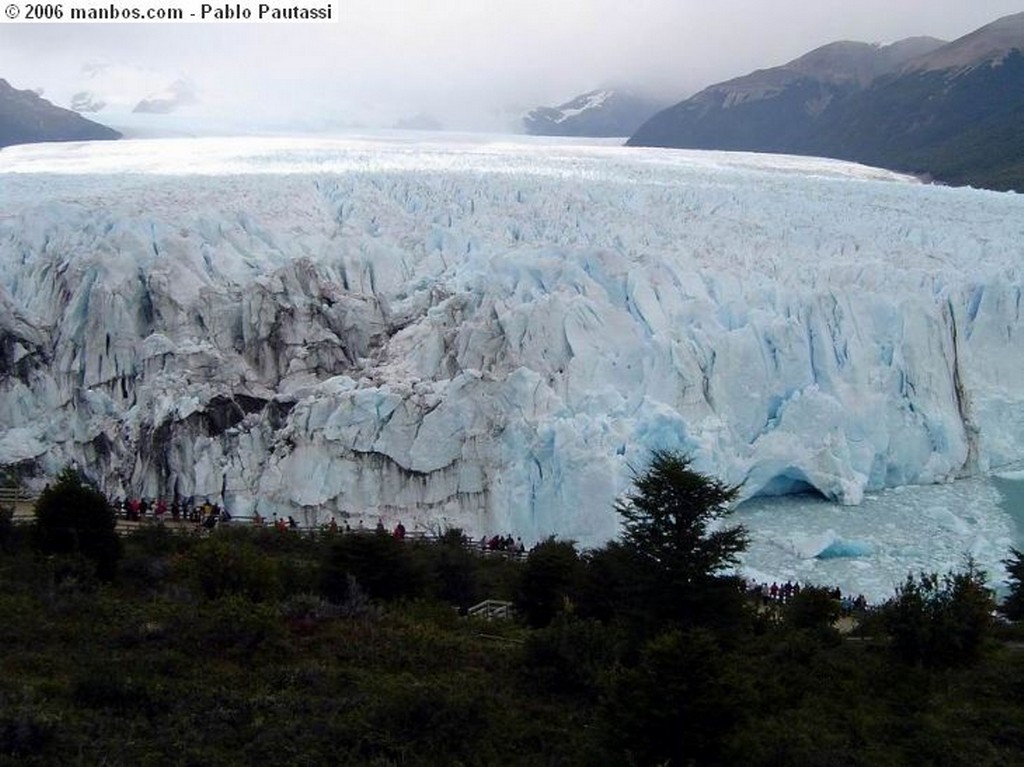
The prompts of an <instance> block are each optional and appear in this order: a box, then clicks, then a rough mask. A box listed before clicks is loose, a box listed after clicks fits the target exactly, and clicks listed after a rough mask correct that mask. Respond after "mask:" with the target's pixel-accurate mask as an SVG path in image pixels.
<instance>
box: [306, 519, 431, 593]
mask: <svg viewBox="0 0 1024 767" xmlns="http://www.w3.org/2000/svg"><path fill="white" fill-rule="evenodd" d="M353 579H354V581H353ZM425 581H426V574H425V573H424V572H423V570H422V569H421V566H420V563H418V562H417V561H416V560H415V558H414V557H413V556H412V553H411V547H410V546H408V545H406V544H405V543H403V542H402V541H399V540H396V539H395V538H392V537H391V536H390V535H383V534H378V533H355V534H352V535H342V536H340V537H339V538H337V540H334V541H332V542H331V543H330V544H329V545H328V549H327V554H326V557H325V559H324V562H323V565H322V569H321V575H320V589H321V593H322V594H323V595H324V596H326V597H327V598H328V599H330V600H331V601H333V602H337V603H342V602H345V601H346V599H347V598H348V596H349V591H350V586H351V584H352V583H353V582H355V583H357V584H358V585H359V588H360V589H361V590H362V591H364V592H365V593H366V594H368V595H369V596H370V597H371V598H372V599H383V600H390V599H398V598H400V597H416V596H419V595H421V594H422V593H423V590H424V584H425Z"/></svg>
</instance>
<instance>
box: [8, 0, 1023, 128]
mask: <svg viewBox="0 0 1024 767" xmlns="http://www.w3.org/2000/svg"><path fill="white" fill-rule="evenodd" d="M316 1H317V0H306V2H316ZM335 3H336V4H335V11H336V13H337V12H338V11H340V13H338V15H339V16H340V20H339V21H338V22H337V23H334V24H330V25H294V26H293V25H282V24H275V25H266V24H263V25H245V24H217V25H214V24H208V25H201V24H180V25H179V24H173V25H142V24H134V25H127V26H125V25H113V24H112V25H96V24H90V25H85V24H82V25H39V24H36V25H27V24H0V77H4V78H6V79H8V80H9V81H10V82H11V84H12V85H14V86H16V87H21V88H43V89H44V91H45V95H46V96H47V97H49V98H51V99H52V100H54V101H55V102H58V103H62V105H65V106H66V105H67V102H68V101H69V100H70V96H71V94H72V93H74V92H75V91H76V90H80V89H83V88H84V87H88V86H90V84H91V85H92V86H93V87H94V89H96V90H98V91H104V93H102V94H100V95H104V96H105V97H106V98H108V100H116V99H117V98H119V97H123V98H125V99H129V100H131V99H136V98H143V97H145V96H146V95H150V94H149V93H145V92H142V91H146V90H147V89H148V90H154V89H157V88H158V87H159V86H160V85H161V84H164V85H166V84H169V83H170V82H172V81H173V80H174V79H175V78H177V77H182V76H184V77H187V78H188V79H189V80H191V82H192V83H193V84H194V85H195V88H196V91H197V95H198V98H199V103H198V104H197V105H195V106H194V107H193V110H209V111H215V110H218V109H221V110H231V111H235V112H238V111H242V112H249V111H251V112H254V113H259V114H274V115H276V116H279V117H291V116H296V115H302V116H305V117H307V118H310V117H311V116H316V115H330V116H331V117H333V118H337V119H339V120H341V121H344V120H350V121H353V122H356V121H361V122H373V121H377V122H383V123H385V124H386V123H388V122H389V121H393V120H394V119H397V118H399V117H402V116H410V115H414V114H416V113H429V114H431V115H434V116H435V117H437V118H438V119H439V120H441V122H443V123H445V124H447V125H449V126H451V127H474V126H476V127H494V126H496V125H497V124H499V123H500V122H501V120H509V119H510V116H511V115H513V114H515V113H516V112H517V111H518V110H522V109H525V108H529V107H532V106H536V105H538V104H557V103H559V102H562V101H565V100H567V99H569V98H570V97H572V96H574V95H577V94H579V93H581V92H583V91H586V90H589V89H592V88H595V87H600V86H604V85H608V84H627V85H633V86H635V87H638V88H646V89H648V90H651V91H655V92H657V93H659V94H662V95H665V96H668V97H672V98H673V99H675V100H678V99H681V98H683V97H685V96H688V95H690V94H692V93H693V92H695V91H696V90H699V89H700V88H701V87H704V86H706V85H709V84H711V83H713V82H717V81H720V80H723V79H727V78H729V77H734V76H737V75H741V74H745V73H747V72H749V71H751V70H753V69H758V68H763V67H768V66H774V65H777V64H781V63H784V62H785V61H788V60H790V59H792V58H795V57H796V56H799V55H801V54H802V53H805V52H807V51H808V50H811V49H812V48H815V47H817V46H819V45H822V44H825V43H828V42H831V41H834V40H841V39H846V40H863V41H866V42H880V43H889V42H892V41H894V40H897V39H900V38H903V37H909V36H914V35H931V36H934V37H940V38H943V39H954V38H956V37H959V36H960V35H963V34H966V33H968V32H970V31H972V30H973V29H975V28H977V27H979V26H982V25H984V24H987V23H988V22H990V21H993V20H995V19H996V18H998V17H1000V16H1005V15H1007V14H1010V13H1016V12H1019V11H1021V10H1024V0H982V1H981V2H966V1H965V0H335ZM117 4H119V5H124V4H125V2H118V3H117ZM90 63H101V64H105V65H107V67H108V68H107V70H106V72H105V74H102V75H97V74H94V75H93V77H92V78H91V80H90V78H89V76H88V74H87V73H86V72H83V69H82V68H83V65H85V64H90Z"/></svg>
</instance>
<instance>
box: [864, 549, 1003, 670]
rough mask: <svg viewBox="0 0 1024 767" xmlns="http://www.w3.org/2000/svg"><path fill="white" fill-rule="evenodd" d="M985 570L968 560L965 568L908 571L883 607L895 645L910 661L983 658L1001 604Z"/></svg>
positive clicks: (948, 662)
mask: <svg viewBox="0 0 1024 767" xmlns="http://www.w3.org/2000/svg"><path fill="white" fill-rule="evenodd" d="M985 580H986V578H985V573H984V572H982V571H980V570H978V568H977V567H976V566H975V564H974V562H973V561H971V560H968V562H967V566H966V567H965V569H963V570H961V571H954V572H950V573H947V574H946V575H944V576H942V577H941V578H940V577H939V576H938V575H937V574H934V573H932V574H928V575H926V574H924V573H921V574H920V575H919V576H918V577H917V578H914V577H913V576H910V575H908V576H907V579H906V581H904V582H903V585H902V586H900V587H899V588H898V589H897V590H896V596H895V597H893V598H892V599H890V600H889V601H888V602H887V603H886V604H885V605H884V606H883V607H882V615H883V619H884V622H885V626H886V629H887V631H888V632H889V635H890V636H891V637H892V648H893V650H894V652H895V653H896V655H897V656H898V657H899V658H900V659H901V660H903V661H904V662H906V663H912V664H915V663H920V664H923V665H925V666H935V667H948V666H960V665H969V664H971V663H974V662H975V661H977V660H978V658H979V657H980V655H981V652H982V649H983V647H984V643H985V640H986V639H987V638H988V636H989V635H990V633H991V630H992V613H993V610H994V608H995V602H994V600H993V597H992V594H991V592H990V591H989V590H988V588H987V587H986V585H985Z"/></svg>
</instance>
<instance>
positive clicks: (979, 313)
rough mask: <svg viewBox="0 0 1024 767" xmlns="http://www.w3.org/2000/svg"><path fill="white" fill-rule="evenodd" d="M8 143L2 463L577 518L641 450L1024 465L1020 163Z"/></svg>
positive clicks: (255, 505)
mask: <svg viewBox="0 0 1024 767" xmlns="http://www.w3.org/2000/svg"><path fill="white" fill-rule="evenodd" d="M4 154H5V162H4V169H3V171H0V178H2V183H0V211H2V216H0V464H4V465H8V466H10V465H16V466H19V467H20V468H21V469H22V470H24V471H36V472H39V473H40V478H41V476H42V474H46V473H51V472H54V471H56V470H57V469H58V468H59V467H60V466H61V465H63V464H65V463H66V462H69V461H77V462H78V463H79V464H80V465H81V466H83V467H84V468H86V469H87V470H88V471H89V472H90V473H91V474H93V475H94V476H95V477H97V478H98V479H99V480H100V481H101V482H102V484H103V486H104V487H105V488H106V490H108V491H109V492H111V493H121V492H132V493H143V494H146V495H150V496H156V495H171V494H173V493H177V494H179V495H182V496H198V497H204V496H210V497H213V498H215V499H217V500H222V501H223V502H224V503H225V504H226V505H227V506H228V507H229V508H230V509H232V510H233V511H234V512H236V513H239V514H242V515H244V514H246V513H249V512H251V511H252V510H254V509H259V510H261V511H262V512H263V513H264V514H271V513H274V512H277V513H281V514H284V513H287V514H293V515H296V516H298V517H300V518H302V519H305V520H307V521H309V522H315V521H323V520H324V519H325V518H326V516H327V515H329V514H332V513H335V514H341V515H351V516H353V517H360V516H365V517H367V519H368V520H370V521H372V520H374V519H375V518H376V517H377V516H378V515H380V516H384V517H385V519H386V521H390V522H394V521H395V520H396V519H399V518H400V519H402V520H403V521H404V522H405V524H406V526H407V527H414V526H416V525H422V526H426V525H428V524H443V523H452V524H458V525H461V526H463V527H465V528H467V529H468V530H469V531H472V532H475V533H477V534H479V532H481V531H495V530H513V531H516V532H517V534H522V535H523V536H524V537H527V538H536V537H539V536H541V535H544V534H548V533H560V534H562V535H565V536H569V537H573V538H575V539H577V540H580V541H582V542H584V543H590V542H595V541H599V540H603V539H605V538H607V537H609V536H611V535H613V534H614V533H615V531H616V526H617V520H616V517H615V514H614V512H613V511H612V501H613V499H614V498H615V497H616V495H617V494H619V493H621V492H622V491H623V490H625V489H626V488H627V487H628V485H629V481H630V467H631V466H633V467H637V466H642V465H643V463H644V461H645V460H646V457H647V455H648V452H647V451H648V450H650V449H651V448H667V449H681V450H686V451H690V452H692V453H693V454H694V455H695V457H696V465H697V468H698V469H699V470H702V471H708V472H712V473H714V474H715V475H717V476H720V477H722V478H723V479H724V480H725V481H727V482H730V483H743V492H744V494H745V495H747V496H749V495H754V494H773V493H787V492H794V491H801V490H816V491H818V492H820V493H821V494H823V495H825V496H827V497H829V498H833V499H836V500H839V501H842V502H845V503H856V502H858V501H859V500H860V499H861V497H862V495H863V493H864V492H865V490H868V489H871V488H880V487H884V486H897V485H903V484H908V483H927V482H938V481H943V480H946V479H949V478H952V477H956V476H961V475H968V474H974V473H981V472H985V471H987V470H989V469H992V468H996V467H1003V466H1012V465H1020V462H1021V461H1022V446H1024V384H1022V382H1024V357H1022V355H1021V354H1020V338H1021V334H1022V332H1024V319H1022V316H1021V295H1022V288H1024V284H1022V275H1021V261H1020V242H1021V240H1022V237H1024V230H1022V222H1024V198H1021V197H1019V196H1016V195H1000V194H994V193H986V192H977V191H973V190H969V189H949V188H940V187H931V186H925V185H920V184H917V183H914V182H912V181H910V180H908V179H906V178H904V177H899V176H895V175H893V174H891V173H887V172H885V171H877V170H873V169H870V168H865V167H863V166H855V165H849V164H845V163H841V162H836V161H829V160H816V159H808V158H793V157H777V156H774V157H773V156H766V155H744V154H728V153H723V154H719V153H703V152H666V151H664V150H632V149H626V148H621V147H575V148H574V147H569V146H566V145H565V144H564V143H556V144H551V145H548V144H545V143H543V142H540V141H538V140H523V142H522V143H519V144H502V143H498V142H496V141H493V140H480V141H479V142H476V143H473V142H465V141H459V142H456V141H454V140H453V141H452V142H451V143H442V142H439V141H438V140H436V139H435V140H432V141H431V142H430V143H417V142H415V141H412V140H409V141H400V140H396V139H395V138H394V137H392V138H390V139H389V140H387V141H381V142H378V141H373V140H355V139H352V140H346V141H327V140H321V141H312V140H301V141H300V140H292V141H283V140H279V141H269V140H255V139H253V140H237V139H236V140H221V141H216V140H193V141H146V142H121V143H119V145H118V146H117V151H112V150H111V149H109V148H108V146H107V145H100V144H97V145H89V146H83V145H77V146H75V147H67V148H61V147H38V146H37V147H20V148H14V149H10V150H5V153H4ZM40 481H41V479H40Z"/></svg>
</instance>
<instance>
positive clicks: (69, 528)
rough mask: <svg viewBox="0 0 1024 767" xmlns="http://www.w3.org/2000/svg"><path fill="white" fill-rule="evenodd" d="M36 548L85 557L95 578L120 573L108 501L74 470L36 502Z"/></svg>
mask: <svg viewBox="0 0 1024 767" xmlns="http://www.w3.org/2000/svg"><path fill="white" fill-rule="evenodd" d="M35 512H36V524H35V530H34V541H33V542H34V547H35V549H36V550H37V551H39V552H40V553H43V554H82V555H83V556H84V557H86V558H87V559H89V560H91V561H92V562H93V564H94V565H95V567H96V574H97V575H98V576H99V577H100V578H101V579H103V580H111V579H112V578H113V577H114V575H115V574H116V572H117V562H118V559H119V558H120V556H121V541H120V540H119V539H118V537H117V533H116V532H115V529H114V528H115V525H116V517H115V515H114V510H113V509H112V508H111V507H110V504H108V503H107V499H106V498H105V497H104V496H103V494H102V493H101V492H100V491H99V490H97V489H96V488H94V487H92V486H90V485H88V484H87V483H86V482H85V481H84V480H83V479H82V477H80V476H79V475H78V473H77V472H75V471H74V470H72V469H65V470H64V471H63V472H61V474H60V476H59V477H58V478H57V481H56V483H55V484H53V485H52V486H47V487H46V489H45V490H43V492H42V493H41V494H40V496H39V499H38V500H37V501H36V509H35Z"/></svg>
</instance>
